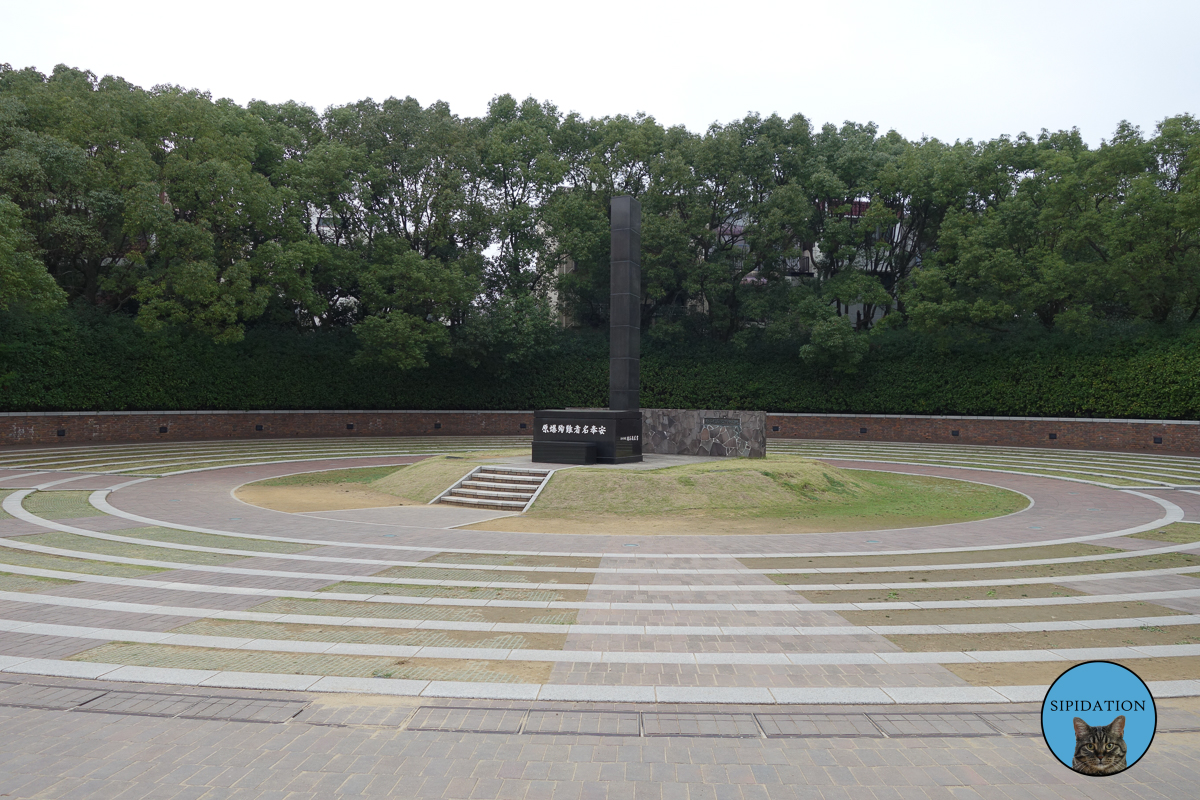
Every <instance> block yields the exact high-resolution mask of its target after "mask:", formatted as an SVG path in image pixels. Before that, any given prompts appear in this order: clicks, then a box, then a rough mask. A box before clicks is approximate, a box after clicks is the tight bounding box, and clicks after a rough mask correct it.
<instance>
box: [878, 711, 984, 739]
mask: <svg viewBox="0 0 1200 800" xmlns="http://www.w3.org/2000/svg"><path fill="white" fill-rule="evenodd" d="M870 718H871V721H872V722H873V723H875V724H876V725H877V726H879V729H880V730H881V731H883V732H884V733H886V734H887V735H888V736H995V735H997V733H998V732H997V730H996V729H995V728H993V727H991V726H990V725H988V724H987V722H985V721H984V720H983V719H981V718H980V717H979V716H978V715H976V714H878V713H876V714H871V715H870Z"/></svg>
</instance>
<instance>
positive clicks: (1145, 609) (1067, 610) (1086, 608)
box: [838, 602, 1184, 635]
mask: <svg viewBox="0 0 1200 800" xmlns="http://www.w3.org/2000/svg"><path fill="white" fill-rule="evenodd" d="M838 613H839V614H840V615H841V616H843V617H845V618H846V619H847V620H849V621H850V622H852V623H853V624H855V625H967V624H972V623H993V622H1052V621H1055V620H1075V619H1128V618H1129V617H1173V616H1176V615H1179V614H1183V613H1184V612H1183V611H1176V610H1175V609H1172V608H1164V607H1163V606H1156V605H1152V604H1150V603H1139V602H1126V603H1094V604H1091V603H1089V604H1086V605H1085V604H1071V605H1064V606H1010V607H1007V608H930V609H924V608H922V609H909V608H900V609H893V610H888V611H840V612H838ZM1005 635H1007V634H1005Z"/></svg>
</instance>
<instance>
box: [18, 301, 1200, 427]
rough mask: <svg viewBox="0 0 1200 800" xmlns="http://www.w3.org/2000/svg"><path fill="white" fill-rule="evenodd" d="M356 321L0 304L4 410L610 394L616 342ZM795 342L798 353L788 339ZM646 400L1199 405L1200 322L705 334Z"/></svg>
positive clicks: (1093, 411)
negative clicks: (1042, 329) (492, 352)
mask: <svg viewBox="0 0 1200 800" xmlns="http://www.w3.org/2000/svg"><path fill="white" fill-rule="evenodd" d="M356 346H357V343H356V341H355V339H354V336H353V335H352V334H349V333H347V332H344V331H343V332H332V333H320V334H317V333H308V334H300V333H296V332H292V331H283V330H252V331H251V332H250V333H249V334H248V335H247V337H246V339H245V341H243V342H241V343H239V344H236V345H217V344H213V343H212V342H211V341H209V340H207V339H205V338H203V337H200V336H195V335H184V334H181V333H178V332H175V333H165V334H156V335H150V334H146V333H144V332H143V331H142V330H141V329H139V328H138V327H137V326H136V325H134V324H133V323H132V321H130V320H128V319H127V318H123V317H118V316H96V317H94V318H90V319H85V318H81V317H78V316H75V315H73V314H63V315H61V316H55V317H41V318H24V319H18V318H17V317H15V316H13V315H0V410H4V411H100V410H103V411H124V410H130V411H136V410H219V409H228V410H247V409H259V408H273V409H360V408H361V409H445V410H453V409H483V410H486V409H495V410H505V409H534V408H554V407H563V406H603V405H606V404H607V397H608V353H607V343H606V341H605V340H604V339H603V338H600V337H596V336H572V335H565V336H564V337H563V341H562V344H561V347H560V348H559V351H558V352H557V353H556V354H554V355H551V356H547V357H545V358H544V359H542V360H540V361H539V362H538V363H536V364H533V365H531V366H528V367H526V368H523V369H521V370H519V371H516V372H514V373H512V374H509V375H508V376H506V377H498V376H496V375H495V374H493V373H491V372H489V371H488V370H487V369H484V368H479V369H472V368H469V367H466V366H465V365H463V364H461V363H458V362H449V361H448V362H445V363H441V364H437V365H434V366H432V367H430V368H429V369H423V370H417V371H413V372H407V373H402V372H393V371H388V370H384V369H377V368H368V367H361V366H356V365H354V364H353V363H351V361H352V358H353V356H354V354H355V352H356ZM793 352H794V351H793ZM642 404H643V405H644V406H646V407H648V408H748V409H761V410H765V411H807V412H827V413H879V414H882V413H889V414H964V415H982V416H991V415H996V416H1031V417H1038V416H1056V417H1112V418H1140V419H1196V418H1200V326H1192V327H1189V328H1187V329H1184V330H1183V331H1182V332H1176V333H1174V334H1172V335H1143V336H1137V337H1124V338H1121V337H1115V338H1113V339H1110V340H1106V341H1103V342H1101V343H1100V344H1096V343H1095V342H1093V343H1092V344H1090V345H1088V346H1082V345H1080V344H1079V343H1073V342H1072V341H1071V340H1069V339H1055V340H1051V339H1048V338H1047V339H1045V340H1039V341H1036V342H1033V343H1030V342H1029V341H1025V343H1023V344H1022V343H1009V344H1008V345H1006V346H1004V347H995V346H990V347H979V348H970V347H963V346H960V347H959V349H951V350H940V349H938V347H936V346H935V344H934V343H932V342H929V341H925V340H922V339H920V338H919V337H915V336H911V335H905V336H898V337H895V338H893V339H891V340H886V341H884V342H883V344H882V346H881V347H879V348H878V349H877V350H875V351H873V352H872V353H871V354H870V356H869V357H868V358H867V360H866V361H865V362H864V363H863V365H862V366H861V368H860V369H859V371H858V372H857V373H854V374H849V375H844V374H837V373H832V372H829V371H827V370H819V369H813V368H809V367H806V366H805V365H804V364H803V363H802V362H801V361H800V360H799V359H798V358H797V357H796V356H795V355H794V354H791V353H789V352H788V351H770V350H754V349H747V350H739V349H737V348H735V347H733V346H728V347H719V346H710V347H706V348H696V349H693V350H679V349H675V350H655V349H654V346H653V344H652V343H650V347H649V349H648V351H647V352H646V353H645V355H644V356H643V360H642Z"/></svg>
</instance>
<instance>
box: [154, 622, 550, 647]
mask: <svg viewBox="0 0 1200 800" xmlns="http://www.w3.org/2000/svg"><path fill="white" fill-rule="evenodd" d="M171 633H181V634H190V635H194V636H229V637H233V638H244V639H286V640H287V641H292V642H345V643H351V644H378V645H389V646H397V647H488V648H496V649H500V650H529V649H533V650H562V649H563V645H564V644H566V641H567V634H566V633H565V632H564V633H507V632H502V633H497V632H492V631H443V630H406V629H403V628H401V629H396V628H360V627H358V626H357V625H356V626H347V625H314V624H309V623H293V622H247V621H241V620H222V619H201V620H197V621H195V622H189V623H187V624H186V625H183V626H182V627H179V628H173V629H172V630H171Z"/></svg>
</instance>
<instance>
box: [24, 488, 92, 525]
mask: <svg viewBox="0 0 1200 800" xmlns="http://www.w3.org/2000/svg"><path fill="white" fill-rule="evenodd" d="M90 495H91V492H34V493H33V494H31V495H29V496H28V497H26V498H25V499H24V500H23V501H22V502H21V505H22V506H23V507H24V508H25V510H26V511H28V512H29V513H30V514H34V515H36V516H39V517H41V518H42V519H82V518H84V517H102V516H104V512H102V511H99V510H98V509H96V508H93V507H92V505H91V503H89V502H88V497H89V496H90Z"/></svg>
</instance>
